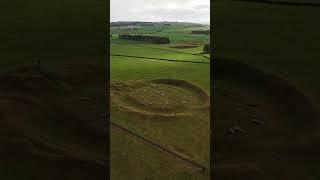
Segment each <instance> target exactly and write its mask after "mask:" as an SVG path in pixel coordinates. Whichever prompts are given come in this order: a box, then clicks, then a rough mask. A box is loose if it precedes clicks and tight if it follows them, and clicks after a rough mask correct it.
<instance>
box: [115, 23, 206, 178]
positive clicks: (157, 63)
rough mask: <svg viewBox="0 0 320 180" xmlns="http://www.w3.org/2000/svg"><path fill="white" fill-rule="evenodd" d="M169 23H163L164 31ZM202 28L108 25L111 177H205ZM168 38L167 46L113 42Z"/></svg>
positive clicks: (184, 25) (185, 24)
mask: <svg viewBox="0 0 320 180" xmlns="http://www.w3.org/2000/svg"><path fill="white" fill-rule="evenodd" d="M168 24H169V25H168ZM202 29H208V26H206V25H200V24H191V23H171V22H168V23H152V26H150V25H149V26H139V25H135V26H132V27H128V26H120V27H111V29H110V30H111V33H112V37H111V39H110V57H111V82H110V90H111V92H110V93H111V127H110V128H111V162H110V163H111V178H112V179H120V178H124V179H128V178H130V179H137V180H138V179H148V178H150V179H169V178H175V179H181V180H182V179H209V173H210V171H209V167H210V166H209V165H210V129H209V128H210V116H209V114H210V113H209V112H210V111H209V108H210V105H209V104H210V78H209V76H210V64H209V63H210V59H209V57H210V56H209V54H203V45H204V44H205V43H207V42H208V41H209V35H198V34H196V35H194V34H191V32H192V30H202ZM118 34H144V35H146V34H147V35H152V36H158V37H169V38H170V41H171V43H170V44H152V43H145V42H140V41H129V40H123V39H118Z"/></svg>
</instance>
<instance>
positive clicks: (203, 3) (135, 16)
mask: <svg viewBox="0 0 320 180" xmlns="http://www.w3.org/2000/svg"><path fill="white" fill-rule="evenodd" d="M110 5H111V6H110V8H111V9H110V11H111V14H110V21H179V22H182V21H183V22H197V23H208V22H210V0H111V2H110Z"/></svg>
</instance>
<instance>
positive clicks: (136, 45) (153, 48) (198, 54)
mask: <svg viewBox="0 0 320 180" xmlns="http://www.w3.org/2000/svg"><path fill="white" fill-rule="evenodd" d="M135 46H139V47H145V48H151V49H159V50H164V51H169V52H175V53H181V54H188V55H193V56H199V57H204V58H206V59H209V60H210V57H207V56H204V55H200V54H197V53H196V54H193V53H188V52H182V51H176V50H171V49H164V48H157V47H150V46H144V45H140V44H135Z"/></svg>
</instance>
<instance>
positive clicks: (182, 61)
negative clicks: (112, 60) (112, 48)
mask: <svg viewBox="0 0 320 180" xmlns="http://www.w3.org/2000/svg"><path fill="white" fill-rule="evenodd" d="M110 56H118V57H128V58H138V59H149V60H157V61H171V62H180V63H195V64H210V62H204V61H190V60H177V59H164V58H154V57H142V56H129V55H121V54H110Z"/></svg>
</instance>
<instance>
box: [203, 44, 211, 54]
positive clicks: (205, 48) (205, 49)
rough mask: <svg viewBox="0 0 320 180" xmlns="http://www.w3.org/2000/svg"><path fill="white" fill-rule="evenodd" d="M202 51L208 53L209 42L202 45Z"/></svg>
mask: <svg viewBox="0 0 320 180" xmlns="http://www.w3.org/2000/svg"><path fill="white" fill-rule="evenodd" d="M203 52H204V53H210V44H205V45H204V46H203Z"/></svg>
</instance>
